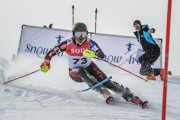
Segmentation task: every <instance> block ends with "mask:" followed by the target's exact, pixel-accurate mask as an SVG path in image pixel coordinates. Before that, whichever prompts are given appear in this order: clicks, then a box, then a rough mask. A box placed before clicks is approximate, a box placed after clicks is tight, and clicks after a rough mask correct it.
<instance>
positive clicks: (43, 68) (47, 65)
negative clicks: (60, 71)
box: [40, 60, 51, 72]
mask: <svg viewBox="0 0 180 120" xmlns="http://www.w3.org/2000/svg"><path fill="white" fill-rule="evenodd" d="M50 68H51V65H50V60H45V61H44V62H43V63H42V64H41V66H40V69H41V71H42V72H48V70H49V69H50Z"/></svg>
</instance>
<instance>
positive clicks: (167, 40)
mask: <svg viewBox="0 0 180 120" xmlns="http://www.w3.org/2000/svg"><path fill="white" fill-rule="evenodd" d="M171 6H172V0H168V9H167V25H166V48H165V63H164V72H165V78H164V86H163V99H162V103H163V104H162V120H166V102H167V75H168V62H169V43H170V27H171Z"/></svg>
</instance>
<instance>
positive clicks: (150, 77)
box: [146, 73, 156, 80]
mask: <svg viewBox="0 0 180 120" xmlns="http://www.w3.org/2000/svg"><path fill="white" fill-rule="evenodd" d="M146 79H147V80H156V77H155V75H154V73H150V74H149V75H148V76H147V77H146Z"/></svg>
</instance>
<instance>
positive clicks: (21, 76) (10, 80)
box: [4, 69, 40, 84]
mask: <svg viewBox="0 0 180 120" xmlns="http://www.w3.org/2000/svg"><path fill="white" fill-rule="evenodd" d="M38 71H40V69H38V70H35V71H33V72H31V73H28V74H25V75H23V76H21V77H18V78H15V79H12V80H8V81H6V82H4V84H7V83H9V82H12V81H15V80H18V79H20V78H23V77H26V76H28V75H31V74H33V73H36V72H38Z"/></svg>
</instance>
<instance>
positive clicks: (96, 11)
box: [95, 8, 97, 33]
mask: <svg viewBox="0 0 180 120" xmlns="http://www.w3.org/2000/svg"><path fill="white" fill-rule="evenodd" d="M96 26H97V8H96V10H95V33H96Z"/></svg>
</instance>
